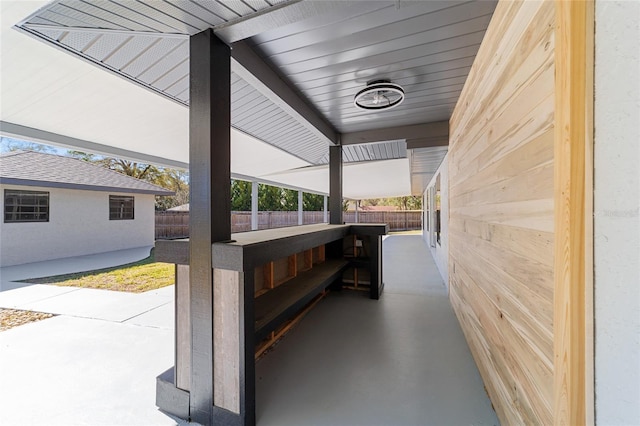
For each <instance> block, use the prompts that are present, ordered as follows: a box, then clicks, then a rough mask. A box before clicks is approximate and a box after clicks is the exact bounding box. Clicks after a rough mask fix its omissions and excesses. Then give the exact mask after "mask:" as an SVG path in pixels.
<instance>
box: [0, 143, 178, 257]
mask: <svg viewBox="0 0 640 426" xmlns="http://www.w3.org/2000/svg"><path fill="white" fill-rule="evenodd" d="M0 193H1V194H2V196H1V197H0V203H1V208H2V211H3V220H2V221H1V222H0V235H1V236H2V237H1V239H0V266H2V267H4V266H11V265H19V264H24V263H31V262H38V261H43V260H51V259H59V258H64V257H71V256H79V255H86V254H95V253H101V252H108V251H113V250H122V249H128V248H135V247H145V246H153V244H154V223H155V222H154V204H155V196H156V195H172V194H173V193H172V192H171V191H168V190H166V189H164V188H161V187H159V186H156V185H152V184H150V183H147V182H144V181H141V180H138V179H135V178H132V177H129V176H125V175H123V174H121V173H118V172H115V171H112V170H108V169H105V168H103V167H99V166H96V165H94V164H90V163H87V162H85V161H81V160H77V159H74V158H69V157H63V156H59V155H52V154H44V153H40V152H31V151H14V152H8V153H4V154H1V155H0Z"/></svg>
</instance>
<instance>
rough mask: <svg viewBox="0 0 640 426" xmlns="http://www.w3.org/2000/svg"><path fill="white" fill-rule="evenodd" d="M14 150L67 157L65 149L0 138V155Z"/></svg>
mask: <svg viewBox="0 0 640 426" xmlns="http://www.w3.org/2000/svg"><path fill="white" fill-rule="evenodd" d="M16 149H28V150H32V151H41V152H47V153H49V154H58V155H67V148H59V147H56V146H52V145H44V144H41V143H36V142H31V141H25V140H21V139H14V138H7V137H4V136H2V137H0V153H3V152H9V151H14V150H16Z"/></svg>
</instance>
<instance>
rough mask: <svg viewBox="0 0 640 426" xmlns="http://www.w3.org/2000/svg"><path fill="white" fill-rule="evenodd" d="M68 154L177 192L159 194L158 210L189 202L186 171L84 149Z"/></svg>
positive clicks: (157, 199) (157, 200) (68, 152)
mask: <svg viewBox="0 0 640 426" xmlns="http://www.w3.org/2000/svg"><path fill="white" fill-rule="evenodd" d="M67 155H68V156H70V157H73V158H77V159H79V160H82V161H87V162H90V163H93V164H96V165H99V166H102V167H105V168H107V169H109V170H113V171H116V172H118V173H122V174H124V175H127V176H131V177H133V178H136V179H140V180H144V181H146V182H149V183H152V184H154V185H158V186H160V187H163V188H165V189H168V190H170V191H174V192H175V193H176V195H174V196H171V197H166V196H157V197H156V210H166V209H168V208H171V207H175V206H179V205H181V204H186V203H188V202H189V175H188V173H187V172H186V171H183V170H178V169H171V168H168V167H159V166H154V165H152V164H146V163H139V162H136V161H129V160H123V159H121V158H113V157H105V156H102V155H96V154H91V153H87V152H83V151H73V150H70V151H67Z"/></svg>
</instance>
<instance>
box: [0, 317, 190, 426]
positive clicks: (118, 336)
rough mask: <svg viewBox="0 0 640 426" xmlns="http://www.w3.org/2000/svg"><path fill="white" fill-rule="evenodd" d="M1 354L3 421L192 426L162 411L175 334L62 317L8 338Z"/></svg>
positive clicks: (2, 340)
mask: <svg viewBox="0 0 640 426" xmlns="http://www.w3.org/2000/svg"><path fill="white" fill-rule="evenodd" d="M0 351H1V352H2V362H0V377H2V386H0V424H3V425H43V424H46V425H50V426H54V425H111V426H114V425H158V426H161V425H175V424H184V423H181V422H178V421H177V420H176V419H173V418H171V417H169V416H167V415H165V414H163V413H162V412H160V411H158V410H157V408H156V407H155V382H156V380H155V378H156V376H157V375H158V374H159V373H160V372H162V371H164V370H166V368H167V367H168V366H170V365H172V364H173V331H172V330H170V329H164V328H153V327H141V326H133V325H127V324H122V323H113V322H108V321H99V320H93V319H87V318H74V317H68V316H58V317H53V318H49V319H46V320H43V321H39V322H35V323H31V324H26V325H23V326H20V327H16V328H14V329H11V330H7V331H4V332H2V333H0Z"/></svg>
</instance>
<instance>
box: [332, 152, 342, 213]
mask: <svg viewBox="0 0 640 426" xmlns="http://www.w3.org/2000/svg"><path fill="white" fill-rule="evenodd" d="M329 214H330V216H329V223H330V224H332V225H342V223H343V218H342V146H341V145H334V146H330V147H329Z"/></svg>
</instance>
